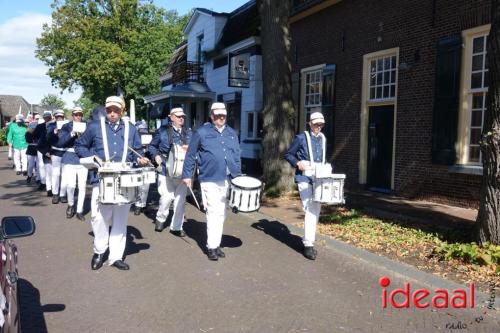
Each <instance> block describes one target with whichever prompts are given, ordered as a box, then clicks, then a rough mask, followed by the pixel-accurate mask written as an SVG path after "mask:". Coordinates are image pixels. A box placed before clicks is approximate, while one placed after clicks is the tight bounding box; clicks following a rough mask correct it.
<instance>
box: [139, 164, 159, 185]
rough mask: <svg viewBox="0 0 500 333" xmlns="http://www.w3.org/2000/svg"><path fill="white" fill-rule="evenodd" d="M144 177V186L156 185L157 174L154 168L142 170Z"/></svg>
mask: <svg viewBox="0 0 500 333" xmlns="http://www.w3.org/2000/svg"><path fill="white" fill-rule="evenodd" d="M142 177H143V179H144V184H154V183H156V172H155V168H153V167H144V168H142Z"/></svg>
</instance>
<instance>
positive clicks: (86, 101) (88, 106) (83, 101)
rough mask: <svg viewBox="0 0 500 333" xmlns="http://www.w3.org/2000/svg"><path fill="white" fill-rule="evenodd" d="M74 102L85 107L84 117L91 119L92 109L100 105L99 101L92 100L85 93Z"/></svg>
mask: <svg viewBox="0 0 500 333" xmlns="http://www.w3.org/2000/svg"><path fill="white" fill-rule="evenodd" d="M74 103H75V105H76V106H79V107H81V108H82V109H83V119H89V118H90V116H91V115H92V110H94V108H95V107H97V106H98V105H99V103H94V102H92V100H91V99H90V98H88V97H86V96H85V95H82V96H80V98H79V99H78V100H76V101H75V102H74Z"/></svg>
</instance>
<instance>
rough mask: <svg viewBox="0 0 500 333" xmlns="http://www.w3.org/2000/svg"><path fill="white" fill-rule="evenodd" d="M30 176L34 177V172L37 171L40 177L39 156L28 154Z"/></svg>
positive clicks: (37, 176)
mask: <svg viewBox="0 0 500 333" xmlns="http://www.w3.org/2000/svg"><path fill="white" fill-rule="evenodd" d="M27 157H28V177H33V173H35V172H36V178H37V179H40V176H39V175H38V168H37V166H36V165H37V162H36V160H37V157H36V156H35V155H28V156H27Z"/></svg>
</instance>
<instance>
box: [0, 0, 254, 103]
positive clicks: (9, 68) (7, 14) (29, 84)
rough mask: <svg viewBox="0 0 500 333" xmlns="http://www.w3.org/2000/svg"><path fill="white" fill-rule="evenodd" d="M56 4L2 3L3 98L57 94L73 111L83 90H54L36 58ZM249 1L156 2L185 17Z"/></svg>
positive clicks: (42, 0) (47, 0)
mask: <svg viewBox="0 0 500 333" xmlns="http://www.w3.org/2000/svg"><path fill="white" fill-rule="evenodd" d="M52 2H53V1H52V0H0V95H20V96H22V97H24V99H26V101H27V102H28V103H32V104H38V103H40V100H41V99H42V98H43V96H45V95H47V94H49V93H50V94H55V95H58V96H59V97H61V98H62V99H63V100H64V101H65V102H66V107H68V108H71V107H73V105H74V104H73V101H75V100H77V99H78V98H79V97H80V95H81V90H80V89H77V90H76V91H74V92H69V91H67V90H66V91H64V92H62V93H61V91H60V89H57V88H55V87H53V86H52V84H51V80H50V77H49V76H48V75H46V72H47V70H48V68H47V67H46V66H45V65H44V64H43V63H42V62H41V61H40V60H38V59H37V58H36V57H35V48H36V38H37V37H38V36H39V35H40V34H41V32H42V26H43V24H44V23H49V22H50V21H51V18H50V15H51V12H52V9H51V7H50V5H51V3H52ZM246 2H247V0H204V1H203V0H177V1H172V0H154V3H155V4H156V5H157V6H159V7H163V8H166V9H173V10H176V11H177V12H178V13H179V14H181V15H182V14H185V13H187V12H189V10H190V9H192V8H195V7H201V8H207V9H211V10H213V11H216V12H231V11H232V10H234V9H236V8H238V7H239V6H241V5H243V4H244V3H246Z"/></svg>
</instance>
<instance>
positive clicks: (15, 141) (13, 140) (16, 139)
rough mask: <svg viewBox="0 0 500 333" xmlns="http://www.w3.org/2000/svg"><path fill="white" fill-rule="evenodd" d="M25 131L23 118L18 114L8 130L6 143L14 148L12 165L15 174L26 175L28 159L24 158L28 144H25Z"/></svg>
mask: <svg viewBox="0 0 500 333" xmlns="http://www.w3.org/2000/svg"><path fill="white" fill-rule="evenodd" d="M26 129H27V126H26V125H25V124H24V116H23V115H22V114H18V115H17V116H16V122H15V124H13V125H12V126H10V128H9V133H8V134H7V143H8V144H9V145H12V148H14V165H15V166H16V174H17V175H20V174H21V172H22V173H23V175H25V176H26V175H27V173H28V172H27V171H28V158H27V157H26V149H27V148H28V143H27V142H26V137H25V134H26Z"/></svg>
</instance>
